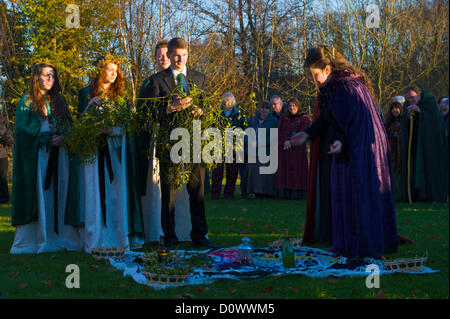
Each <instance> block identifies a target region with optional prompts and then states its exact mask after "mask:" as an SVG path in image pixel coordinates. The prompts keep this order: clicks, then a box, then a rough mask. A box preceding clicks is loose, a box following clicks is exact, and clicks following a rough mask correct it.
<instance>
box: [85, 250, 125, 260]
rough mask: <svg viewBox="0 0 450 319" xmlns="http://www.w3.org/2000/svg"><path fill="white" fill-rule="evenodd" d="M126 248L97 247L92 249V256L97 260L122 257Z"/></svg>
mask: <svg viewBox="0 0 450 319" xmlns="http://www.w3.org/2000/svg"><path fill="white" fill-rule="evenodd" d="M125 250H126V249H125V248H117V247H95V248H92V249H91V255H92V257H94V258H95V259H97V260H100V259H106V260H108V259H109V258H118V257H122V256H123V254H124V253H125Z"/></svg>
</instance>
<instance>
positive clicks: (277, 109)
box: [270, 95, 286, 120]
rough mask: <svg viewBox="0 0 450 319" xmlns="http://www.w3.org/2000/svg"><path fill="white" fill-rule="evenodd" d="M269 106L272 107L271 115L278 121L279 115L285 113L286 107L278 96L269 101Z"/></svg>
mask: <svg viewBox="0 0 450 319" xmlns="http://www.w3.org/2000/svg"><path fill="white" fill-rule="evenodd" d="M270 105H271V106H272V115H273V116H275V117H276V118H277V120H279V119H280V117H281V115H283V114H284V113H286V105H285V104H284V103H283V100H282V99H281V97H279V96H278V95H274V96H272V98H271V99H270Z"/></svg>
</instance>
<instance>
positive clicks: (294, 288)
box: [290, 286, 298, 294]
mask: <svg viewBox="0 0 450 319" xmlns="http://www.w3.org/2000/svg"><path fill="white" fill-rule="evenodd" d="M290 288H291V289H292V292H293V293H294V294H296V293H298V287H297V286H292V287H290Z"/></svg>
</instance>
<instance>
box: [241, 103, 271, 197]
mask: <svg viewBox="0 0 450 319" xmlns="http://www.w3.org/2000/svg"><path fill="white" fill-rule="evenodd" d="M270 113H271V108H270V104H269V102H268V101H263V102H261V103H260V105H259V108H258V114H257V115H255V116H254V117H252V118H251V119H250V121H249V123H248V124H249V127H253V128H254V129H255V132H256V149H257V152H256V154H258V152H259V151H260V150H259V149H258V148H265V154H266V155H269V154H270V144H271V140H270V128H276V127H277V124H278V120H277V119H276V117H275V116H273V115H271V114H270ZM260 130H265V131H266V139H265V140H258V136H259V134H258V133H259V132H258V131H260ZM249 143H250V142H249ZM248 147H252V146H251V145H249V146H248ZM261 166H266V164H262V163H261V162H260V161H259V158H258V157H257V158H256V163H252V161H251V160H250V155H249V163H248V164H247V190H248V191H247V192H248V194H255V195H256V197H257V198H266V197H273V196H275V195H276V193H275V187H274V182H275V174H261V173H260V169H259V168H260V167H261Z"/></svg>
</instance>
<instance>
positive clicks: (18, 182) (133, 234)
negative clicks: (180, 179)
mask: <svg viewBox="0 0 450 319" xmlns="http://www.w3.org/2000/svg"><path fill="white" fill-rule="evenodd" d="M187 59H188V46H187V43H186V41H185V40H184V39H181V38H174V39H172V40H170V41H161V42H159V43H158V45H157V47H156V49H155V60H156V64H157V66H158V72H157V73H155V74H153V75H152V76H150V77H149V78H147V79H145V80H144V82H143V83H142V86H141V88H140V91H139V97H138V104H137V112H141V113H142V114H145V116H148V117H154V118H156V119H157V125H154V127H152V128H149V129H147V130H145V131H144V132H142V133H139V134H130V133H127V132H124V129H123V127H121V126H120V125H119V124H117V125H115V126H112V127H104V128H102V129H101V130H100V131H99V132H98V135H97V139H98V141H100V142H99V145H100V146H99V147H98V151H97V153H96V155H95V157H94V158H93V159H92V160H91V161H89V162H80V159H79V158H78V157H77V156H69V154H68V152H67V150H66V149H65V148H64V147H63V141H64V139H65V138H67V136H68V135H70V130H69V131H65V132H60V131H56V130H55V129H54V127H55V126H54V123H55V122H56V121H63V122H66V123H68V124H69V126H70V123H72V121H73V119H72V118H71V113H70V112H69V109H68V106H67V103H66V101H65V99H64V97H63V96H62V95H61V86H60V82H59V76H58V72H57V69H56V68H55V67H54V66H53V65H50V64H46V63H40V64H38V65H36V67H35V69H34V71H33V76H32V82H31V85H30V88H29V91H28V92H27V93H26V94H25V95H24V96H23V97H22V99H21V100H20V102H19V104H18V107H17V111H16V118H15V126H14V151H13V188H12V209H13V210H12V224H13V226H15V227H16V232H15V237H14V243H13V245H12V248H11V253H13V254H20V253H40V252H49V251H57V250H64V249H65V250H84V251H86V252H88V253H90V252H91V251H92V249H94V248H96V247H119V248H120V247H121V248H127V249H138V248H140V247H142V245H143V244H144V243H145V242H151V241H158V240H159V239H160V238H163V239H164V244H165V246H166V247H167V248H169V249H174V248H175V247H176V245H177V244H178V243H179V242H180V241H188V240H191V241H192V244H193V246H194V247H207V248H208V247H209V248H212V247H215V246H214V245H213V244H212V243H211V242H210V240H209V238H208V225H207V221H206V212H205V204H204V199H205V188H206V187H207V185H209V183H210V184H211V186H210V193H211V199H218V198H220V196H221V193H222V182H223V178H224V177H225V179H226V181H225V187H224V190H223V196H224V198H234V193H235V188H236V184H237V179H238V176H240V191H241V195H242V197H243V198H248V196H249V195H250V194H254V195H255V197H257V198H283V199H306V211H307V214H306V221H305V233H304V236H303V241H304V242H321V243H325V244H328V245H330V246H331V247H332V249H333V251H334V252H336V253H339V254H344V255H351V256H360V257H365V256H370V257H375V258H379V257H381V256H383V255H384V254H385V253H389V252H395V251H396V249H397V245H398V241H399V239H398V238H399V237H398V234H397V225H396V213H395V205H394V204H395V201H394V198H396V199H397V200H402V201H408V200H409V201H410V202H411V201H446V200H447V199H448V98H443V99H440V100H439V107H438V104H437V103H436V101H435V99H434V97H433V96H431V95H429V94H427V93H426V92H423V91H422V90H421V89H420V88H418V87H417V86H411V87H409V88H407V90H406V92H405V95H406V98H403V97H401V96H399V97H396V98H395V99H394V100H393V102H392V105H391V106H390V109H389V113H388V114H387V115H386V116H385V117H384V118H385V121H383V118H382V116H381V114H380V112H379V111H378V107H377V104H376V97H375V94H374V91H373V88H372V85H371V82H370V80H369V79H368V78H367V76H366V75H365V74H364V72H362V71H361V70H359V69H357V68H356V67H354V66H353V65H351V64H350V63H349V62H348V61H347V60H346V59H345V58H344V57H343V56H342V55H340V54H339V53H338V52H336V51H335V50H334V49H333V48H330V47H327V46H318V47H315V48H311V49H309V50H308V53H307V57H306V60H305V62H304V68H305V71H306V73H307V75H308V77H309V80H310V81H311V82H312V83H314V84H315V85H316V88H317V92H318V95H317V99H316V104H315V107H314V114H313V115H312V117H311V118H310V117H309V116H308V115H307V114H305V112H304V111H303V110H302V107H301V104H300V102H299V100H298V99H297V98H295V97H290V98H288V99H287V101H286V102H283V100H282V98H281V97H280V96H276V95H275V96H272V97H271V99H270V101H263V102H261V103H260V104H259V106H258V110H257V114H256V115H255V116H253V117H246V116H245V115H244V114H243V110H242V108H241V107H240V106H239V104H238V103H237V101H236V98H235V96H234V95H233V93H231V92H226V93H224V94H223V96H222V104H221V108H222V110H221V115H220V117H221V119H220V120H223V121H226V122H227V123H228V126H229V127H232V128H241V129H243V130H245V129H246V128H253V129H255V131H256V132H260V131H263V130H264V131H266V134H265V139H264V138H262V139H261V140H258V138H259V136H260V135H259V134H256V136H257V139H256V141H254V142H252V143H255V145H248V141H247V140H246V143H245V144H244V154H245V156H244V159H245V160H244V162H243V163H238V162H237V161H236V160H235V161H233V162H232V163H226V162H224V163H221V164H218V165H217V166H216V167H215V168H214V170H212V171H211V172H208V171H207V170H206V169H205V167H204V166H202V165H201V164H194V165H192V167H191V170H190V172H189V174H190V178H189V179H188V182H187V183H185V184H184V185H183V186H182V188H181V189H178V188H176V187H174V186H173V185H172V184H171V183H169V182H168V180H170V178H171V176H170V175H171V174H172V173H171V172H172V170H171V169H172V168H173V165H174V164H173V163H172V162H171V161H170V160H168V158H169V153H168V149H167V147H165V144H164V143H167V141H164V140H162V137H161V135H162V134H158V132H161V129H167V130H170V129H173V128H176V127H177V116H176V115H177V114H181V113H178V112H192V114H193V116H194V117H195V118H198V119H201V118H202V116H203V113H204V112H203V109H204V107H203V102H202V101H204V99H206V96H200V100H199V101H200V103H196V104H195V105H194V103H193V101H192V98H191V97H190V96H189V92H190V91H192V90H193V89H194V88H195V89H196V90H198V89H200V90H202V91H204V92H206V89H207V87H208V83H207V77H206V75H205V74H202V73H200V72H198V71H196V70H193V69H191V68H190V67H189V66H187V65H186V64H187ZM174 92H177V93H176V94H175V95H174ZM124 94H125V78H124V75H123V73H122V71H121V61H120V60H119V59H117V58H114V57H112V56H109V55H108V56H105V57H102V58H99V59H97V61H96V74H95V76H94V77H93V78H92V79H91V82H90V84H89V85H88V86H87V87H86V88H84V89H82V90H81V91H80V94H79V105H78V116H80V117H82V116H88V114H90V112H92V111H95V110H97V109H99V108H101V107H102V105H103V103H106V102H108V103H112V104H113V105H114V103H118V102H117V101H118V100H117V99H118V98H120V97H123V96H124ZM205 94H206V93H205ZM145 101H153V102H152V103H145ZM441 104H442V105H441ZM439 108H440V110H441V112H442V113H441V112H440V111H439ZM1 128H2V123H1V122H0V129H1ZM271 129H277V131H278V141H277V143H278V148H277V160H278V168H277V170H276V172H275V173H274V174H262V173H261V172H260V168H261V167H263V166H266V165H267V164H266V163H263V162H261V161H260V158H259V157H257V158H255V160H254V161H250V160H249V159H250V156H251V155H249V148H250V147H254V146H258V151H261V149H262V151H263V152H265V154H266V155H269V153H270V149H271V143H273V142H274V141H273V140H271V138H270V136H271V134H270V130H271ZM262 136H264V135H262ZM1 137H2V143H8V141H9V140H10V138H9V139H8V137H3V135H1ZM307 142H308V143H309V145H310V147H309V149H307ZM1 150H2V149H1V148H0V151H1ZM0 154H1V152H0ZM1 163H3V162H1ZM1 163H0V164H1ZM2 165H3V164H2ZM209 174H211V176H210V177H209ZM2 178H3V177H2ZM2 183H3V180H2ZM0 188H1V190H2V191H3V192H4V190H3V188H5V187H4V185H3V184H1V185H0ZM394 194H395V195H394ZM397 196H398V197H397ZM2 199H3V194H2ZM296 203H297V202H293V205H297V204H296Z"/></svg>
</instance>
